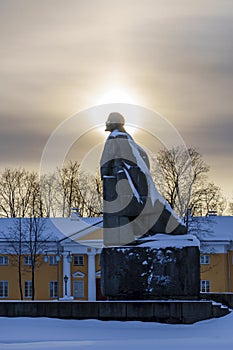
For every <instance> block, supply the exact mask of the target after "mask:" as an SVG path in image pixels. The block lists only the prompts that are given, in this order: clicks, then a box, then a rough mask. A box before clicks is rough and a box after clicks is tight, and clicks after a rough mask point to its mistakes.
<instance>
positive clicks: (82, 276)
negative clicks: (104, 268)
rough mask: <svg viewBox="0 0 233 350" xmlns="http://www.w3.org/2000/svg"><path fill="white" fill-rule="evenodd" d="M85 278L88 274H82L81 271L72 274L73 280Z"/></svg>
mask: <svg viewBox="0 0 233 350" xmlns="http://www.w3.org/2000/svg"><path fill="white" fill-rule="evenodd" d="M85 276H86V274H85V273H84V272H81V271H76V272H74V273H72V277H73V278H84V277H85Z"/></svg>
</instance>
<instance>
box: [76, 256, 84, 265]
mask: <svg viewBox="0 0 233 350" xmlns="http://www.w3.org/2000/svg"><path fill="white" fill-rule="evenodd" d="M74 265H76V266H77V265H78V266H83V265H84V255H74Z"/></svg>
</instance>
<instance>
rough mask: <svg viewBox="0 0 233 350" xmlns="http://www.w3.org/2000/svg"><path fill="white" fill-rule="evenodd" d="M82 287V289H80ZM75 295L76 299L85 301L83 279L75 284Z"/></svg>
mask: <svg viewBox="0 0 233 350" xmlns="http://www.w3.org/2000/svg"><path fill="white" fill-rule="evenodd" d="M78 286H79V287H78ZM80 286H81V288H80ZM76 291H77V293H76ZM80 291H81V292H80ZM73 295H74V298H77V299H84V298H85V282H84V280H83V279H80V280H78V281H74V282H73Z"/></svg>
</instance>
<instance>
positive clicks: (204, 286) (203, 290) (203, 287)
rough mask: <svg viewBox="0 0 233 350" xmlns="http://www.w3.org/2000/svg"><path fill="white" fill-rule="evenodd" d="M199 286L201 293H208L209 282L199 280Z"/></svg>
mask: <svg viewBox="0 0 233 350" xmlns="http://www.w3.org/2000/svg"><path fill="white" fill-rule="evenodd" d="M200 284H201V285H200V289H201V293H209V292H210V280H201V281H200Z"/></svg>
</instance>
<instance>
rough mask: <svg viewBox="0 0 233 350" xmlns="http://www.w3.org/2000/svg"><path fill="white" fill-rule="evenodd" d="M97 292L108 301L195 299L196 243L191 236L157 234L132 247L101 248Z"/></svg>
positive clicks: (197, 277) (197, 278)
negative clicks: (100, 290)
mask: <svg viewBox="0 0 233 350" xmlns="http://www.w3.org/2000/svg"><path fill="white" fill-rule="evenodd" d="M101 289H102V294H103V295H105V296H107V297H108V298H109V299H110V300H149V299H152V300H153V299H161V298H181V299H185V298H187V299H197V298H198V297H199V292H200V250H199V241H198V240H197V238H196V237H195V236H193V235H180V236H172V235H165V234H158V235H155V236H153V237H149V238H148V239H146V240H145V239H144V240H139V243H138V244H137V245H134V246H120V247H111V248H110V247H109V248H104V249H103V250H102V253H101Z"/></svg>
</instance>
